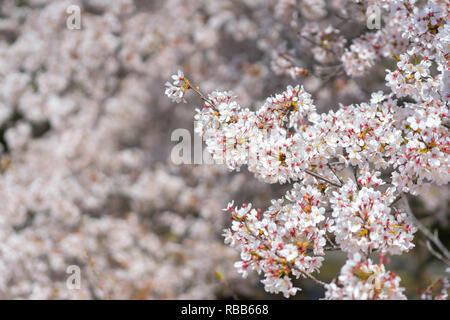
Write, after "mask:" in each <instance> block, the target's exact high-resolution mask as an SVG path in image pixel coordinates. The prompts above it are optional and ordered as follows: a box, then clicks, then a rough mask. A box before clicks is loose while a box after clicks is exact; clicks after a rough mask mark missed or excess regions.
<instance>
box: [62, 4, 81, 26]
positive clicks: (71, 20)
mask: <svg viewBox="0 0 450 320" xmlns="http://www.w3.org/2000/svg"><path fill="white" fill-rule="evenodd" d="M66 13H67V14H68V15H69V16H68V17H67V20H66V26H67V28H68V29H69V30H80V29H81V9H80V7H79V6H76V5H71V6H69V7H67V9H66Z"/></svg>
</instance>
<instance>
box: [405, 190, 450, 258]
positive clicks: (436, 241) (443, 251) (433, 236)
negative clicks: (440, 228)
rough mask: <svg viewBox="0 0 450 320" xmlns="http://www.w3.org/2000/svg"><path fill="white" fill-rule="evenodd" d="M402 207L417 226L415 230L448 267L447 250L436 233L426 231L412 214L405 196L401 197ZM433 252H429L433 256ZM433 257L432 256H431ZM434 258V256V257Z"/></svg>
mask: <svg viewBox="0 0 450 320" xmlns="http://www.w3.org/2000/svg"><path fill="white" fill-rule="evenodd" d="M402 199H403V203H404V206H405V208H406V211H407V213H408V215H409V216H410V218H411V220H412V221H413V222H414V224H415V225H416V226H417V228H418V229H419V230H420V231H421V232H422V233H423V234H424V236H425V237H426V238H427V239H428V241H429V242H431V243H433V244H434V245H435V246H436V247H437V248H438V249H439V250H440V252H441V254H442V258H443V259H441V260H442V261H443V262H444V263H445V264H446V265H448V266H450V253H449V251H448V249H447V248H446V247H445V246H444V245H443V244H442V242H441V240H440V239H439V237H438V234H437V231H435V233H434V234H433V233H432V232H431V231H430V230H428V229H427V227H425V226H424V225H423V224H422V223H421V222H420V221H419V220H418V219H417V218H416V217H415V216H414V214H413V212H412V210H411V207H410V206H409V202H408V199H407V197H406V195H405V194H403V196H402ZM433 251H434V250H430V252H431V253H432V254H433ZM433 255H434V254H433ZM434 256H436V255H434Z"/></svg>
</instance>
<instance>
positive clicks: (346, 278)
mask: <svg viewBox="0 0 450 320" xmlns="http://www.w3.org/2000/svg"><path fill="white" fill-rule="evenodd" d="M360 258H361V257H358V256H357V255H355V257H354V258H353V259H349V260H347V262H346V264H345V265H344V266H343V267H342V269H341V272H340V274H339V277H338V279H337V281H336V282H332V283H330V284H329V285H327V286H326V292H325V299H330V300H405V299H406V297H405V295H404V294H403V291H404V290H405V289H404V288H402V287H400V286H399V285H400V277H399V276H397V275H396V274H395V273H393V272H391V271H387V270H386V269H385V267H384V265H383V264H374V263H373V262H372V260H371V259H368V260H367V261H364V262H362V261H361V260H360Z"/></svg>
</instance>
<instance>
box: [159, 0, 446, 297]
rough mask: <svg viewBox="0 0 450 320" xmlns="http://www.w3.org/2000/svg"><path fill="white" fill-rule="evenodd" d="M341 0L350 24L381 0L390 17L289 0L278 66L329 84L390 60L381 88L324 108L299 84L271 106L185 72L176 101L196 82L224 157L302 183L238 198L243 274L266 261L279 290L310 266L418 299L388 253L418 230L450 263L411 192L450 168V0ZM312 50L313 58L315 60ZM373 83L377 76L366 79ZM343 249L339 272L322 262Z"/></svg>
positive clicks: (291, 290)
mask: <svg viewBox="0 0 450 320" xmlns="http://www.w3.org/2000/svg"><path fill="white" fill-rule="evenodd" d="M338 2H339V3H341V4H342V8H343V9H342V10H340V11H339V13H337V14H336V16H337V17H338V20H339V18H341V19H342V20H344V21H343V22H342V23H345V20H346V19H355V20H356V21H360V23H362V24H365V22H366V15H365V13H366V12H367V10H368V9H369V7H370V6H376V7H377V8H379V9H380V12H381V17H382V22H383V23H382V28H381V29H379V30H369V31H367V30H366V32H364V33H362V34H360V35H358V36H356V37H353V38H351V39H347V38H346V37H345V35H343V34H341V32H340V29H339V26H332V25H329V26H327V27H323V26H321V25H320V24H319V23H317V22H315V23H312V22H309V21H308V20H309V19H308V14H312V15H313V16H318V17H319V18H320V17H321V16H322V17H323V16H325V15H326V14H327V10H326V9H327V6H326V4H325V3H324V2H322V1H317V2H315V4H314V5H312V4H311V1H300V8H298V7H297V6H298V5H299V4H298V2H297V1H280V3H279V4H278V5H277V6H276V7H277V8H278V10H279V11H275V12H278V14H280V16H284V15H286V16H284V18H285V19H283V21H285V24H284V25H283V24H281V26H282V27H280V30H282V31H283V32H287V33H288V34H290V35H291V36H292V38H293V39H295V40H292V39H290V42H284V43H280V44H278V45H276V42H277V40H279V35H274V34H276V33H277V31H279V30H277V31H274V32H273V34H270V33H269V34H268V35H261V37H262V38H263V41H261V42H260V44H261V46H263V48H264V49H266V48H268V47H272V48H275V49H274V51H273V52H272V54H271V55H270V59H269V61H270V66H271V68H273V69H274V73H275V74H277V75H288V76H290V77H292V78H293V79H295V80H296V81H297V82H303V81H307V78H308V76H309V75H312V76H316V77H321V76H322V82H321V84H320V85H321V86H324V85H325V84H326V83H327V82H329V81H332V80H335V79H336V78H358V77H366V78H370V77H372V76H373V77H375V76H376V72H375V71H374V69H376V68H377V66H384V65H385V64H387V65H390V67H389V68H388V69H387V70H386V71H385V79H384V80H385V86H386V87H385V90H384V91H382V90H380V89H381V87H378V88H374V87H373V86H371V87H369V90H373V89H375V90H373V91H372V93H371V94H370V99H368V101H364V102H358V103H352V104H342V103H341V104H339V105H338V106H333V108H331V110H329V111H327V112H321V113H319V112H318V107H317V106H316V105H315V104H314V101H313V96H314V93H312V94H311V93H309V92H308V91H307V90H306V89H305V86H300V85H297V86H295V87H294V86H291V85H288V86H287V88H286V89H285V90H284V91H283V92H280V93H277V94H274V95H272V96H270V97H269V98H267V99H266V100H265V101H263V102H262V103H261V106H260V107H259V108H254V107H252V108H244V107H242V106H241V104H240V103H239V102H238V99H237V97H236V96H235V95H234V94H233V93H232V92H230V91H219V90H215V91H212V92H211V93H209V94H207V95H205V94H203V93H202V92H201V91H200V88H199V87H198V86H197V85H196V84H194V83H192V79H191V78H189V77H186V76H185V75H184V73H183V72H182V71H178V73H177V74H175V75H173V76H172V82H167V83H166V89H165V93H166V95H167V96H168V97H169V98H170V99H171V100H173V101H175V102H186V94H187V92H189V91H193V92H195V93H196V94H198V95H199V96H200V98H201V99H202V100H203V105H202V107H201V108H198V109H196V115H195V120H196V121H195V131H196V132H197V133H198V134H200V135H201V136H202V137H203V138H204V141H205V143H206V146H207V150H208V152H209V153H210V154H211V155H212V158H213V159H214V161H215V162H216V163H218V164H223V165H225V166H227V167H228V168H229V169H230V170H239V168H241V167H242V166H246V167H247V169H248V171H250V172H251V173H253V174H254V175H255V177H257V178H258V179H259V180H261V181H264V182H266V183H269V184H273V183H279V184H286V183H288V184H291V185H290V190H289V191H288V192H287V193H286V195H285V196H284V197H282V198H280V199H276V200H272V202H271V205H270V207H269V208H268V209H267V210H265V211H261V210H259V209H255V208H254V207H253V206H252V205H251V204H243V205H241V206H235V205H234V203H233V202H231V203H230V204H229V205H228V206H227V208H226V209H225V210H226V211H228V212H229V214H230V216H231V220H232V224H231V227H230V228H227V229H225V231H224V234H223V235H224V237H225V243H226V244H228V245H230V246H231V247H234V248H237V249H238V250H239V251H240V257H241V259H240V261H239V262H236V263H235V267H236V268H237V270H238V272H239V273H241V274H242V276H243V277H246V276H247V275H248V274H249V272H250V271H252V270H254V271H256V272H257V273H258V274H262V276H263V277H264V279H263V280H262V283H263V284H264V288H265V290H266V291H268V292H271V293H283V295H284V296H285V297H289V296H291V295H295V294H296V293H297V291H298V290H300V288H298V287H296V286H295V285H294V284H293V279H294V278H310V279H312V280H314V281H315V282H317V283H318V284H320V285H322V286H324V288H325V298H326V299H405V298H406V296H405V295H404V293H403V291H404V289H403V288H402V287H401V286H400V277H399V276H398V275H396V274H394V273H393V272H390V271H388V270H387V269H386V267H385V265H384V264H385V261H386V256H387V255H401V254H403V253H406V252H409V251H410V250H411V249H412V248H414V247H415V241H414V234H415V233H416V232H417V231H418V230H420V231H421V232H422V233H423V235H424V236H425V237H426V238H427V240H428V242H427V243H428V246H429V249H430V251H431V253H432V254H433V255H434V256H436V257H437V258H438V259H440V260H442V262H443V263H444V264H446V265H447V267H448V266H450V254H449V252H448V250H447V249H446V248H445V246H444V245H443V244H442V243H441V242H440V240H439V238H438V236H437V235H436V234H432V233H431V232H430V231H429V230H428V229H427V228H425V226H424V225H423V224H422V223H421V222H419V221H418V220H417V219H416V218H415V216H414V215H413V212H412V211H411V209H410V207H409V203H408V201H409V199H411V198H412V197H414V196H420V195H421V194H422V193H423V192H426V188H428V187H429V186H430V185H438V186H444V185H447V184H448V182H449V179H450V170H449V158H450V149H449V147H450V137H449V118H448V101H449V97H450V92H449V75H450V69H449V45H450V29H449V24H448V20H449V3H448V2H447V1H437V0H436V1H415V0H374V1H338ZM302 6H306V7H308V8H309V9H310V10H307V9H304V8H302ZM265 8H267V7H265ZM262 11H263V10H262ZM311 11H312V12H313V13H311ZM257 13H259V11H256V12H255V15H257ZM262 16H263V17H265V16H264V15H262ZM267 19H270V18H267ZM236 28H237V30H235V32H236V33H238V30H239V25H238V26H236ZM250 30H251V28H250ZM255 33H257V31H255ZM298 42H300V43H301V44H300V45H298V46H296V45H295V43H298ZM289 45H291V46H292V48H289V49H288V47H289ZM308 54H312V56H313V61H312V63H311V62H310V61H307V62H310V63H309V65H308V64H307V62H304V61H303V59H302V56H304V55H305V56H306V55H308ZM222 87H223V86H222ZM361 90H362V91H364V90H368V89H367V88H364V87H363V85H362V84H361ZM369 92H370V91H369ZM253 105H254V104H253V103H252V106H253ZM331 250H340V251H343V252H344V253H345V254H346V255H347V262H346V263H345V265H344V266H343V267H342V269H341V272H340V274H339V275H337V276H336V278H335V279H334V280H333V281H331V282H330V283H325V282H323V281H322V280H319V277H318V276H317V275H316V273H319V271H320V268H321V266H322V265H323V264H324V263H325V259H324V255H325V252H326V251H331ZM376 256H378V257H379V262H378V263H376V262H375V257H376ZM441 284H442V287H443V289H442V290H443V291H442V293H441V294H439V295H438V296H437V297H438V298H446V296H447V295H446V290H447V288H448V282H446V281H445V280H442V281H441ZM427 292H428V291H427ZM423 297H429V295H428V293H424V294H423Z"/></svg>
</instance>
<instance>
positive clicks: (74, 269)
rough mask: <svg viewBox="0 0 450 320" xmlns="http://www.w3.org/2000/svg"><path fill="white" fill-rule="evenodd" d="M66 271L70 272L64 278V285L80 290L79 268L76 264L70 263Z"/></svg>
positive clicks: (70, 288)
mask: <svg viewBox="0 0 450 320" xmlns="http://www.w3.org/2000/svg"><path fill="white" fill-rule="evenodd" d="M66 273H67V274H70V276H68V277H67V280H66V287H67V289H69V290H80V288H81V269H80V267H79V266H77V265H70V266H68V267H67V269H66Z"/></svg>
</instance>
